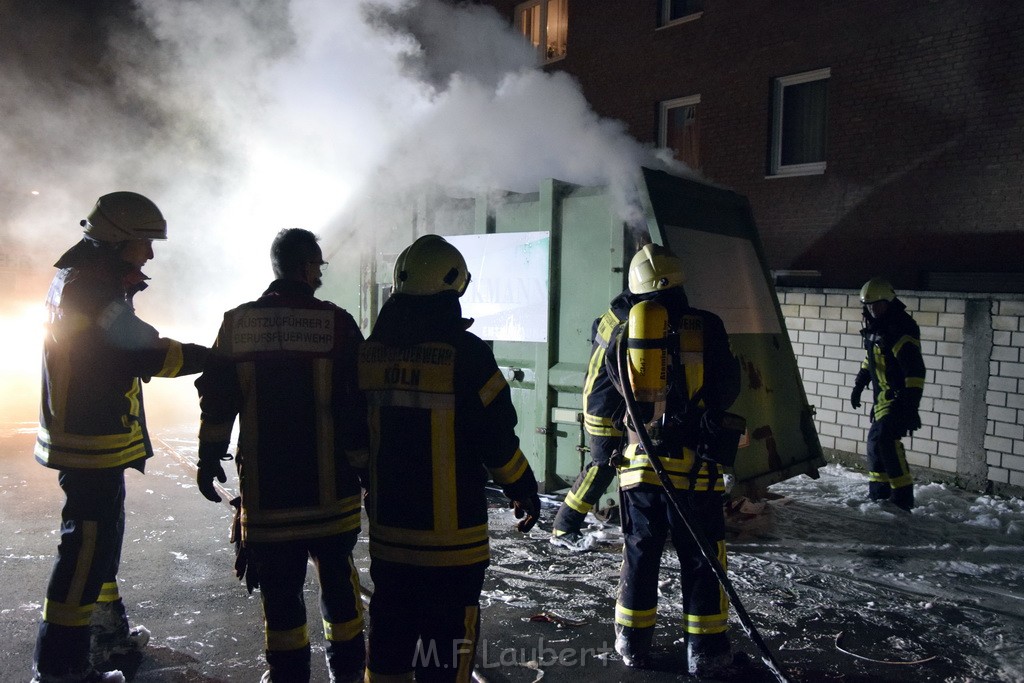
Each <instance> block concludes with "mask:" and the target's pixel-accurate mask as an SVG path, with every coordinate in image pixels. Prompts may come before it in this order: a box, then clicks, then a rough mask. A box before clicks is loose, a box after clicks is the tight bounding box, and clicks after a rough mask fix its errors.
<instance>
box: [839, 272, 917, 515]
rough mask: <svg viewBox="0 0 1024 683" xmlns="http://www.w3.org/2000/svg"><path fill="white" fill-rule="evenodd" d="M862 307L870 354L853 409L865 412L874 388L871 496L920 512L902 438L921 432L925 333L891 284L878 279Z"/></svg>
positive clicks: (867, 287) (864, 290)
mask: <svg viewBox="0 0 1024 683" xmlns="http://www.w3.org/2000/svg"><path fill="white" fill-rule="evenodd" d="M860 301H861V304H863V315H864V329H862V330H861V336H862V337H863V339H864V348H865V350H866V352H867V353H866V356H865V358H864V361H863V362H862V363H861V368H860V372H858V373H857V378H856V380H855V381H854V386H853V392H852V393H851V395H850V405H852V406H853V408H854V409H857V408H860V401H861V394H862V393H863V391H864V388H865V387H866V386H867V385H868V384H869V383H870V384H871V389H872V394H873V396H874V409H873V410H872V412H871V429H870V430H868V443H867V451H868V453H867V462H868V496H869V497H870V498H871V500H879V501H882V500H888V501H891V502H892V503H894V504H895V505H896V506H898V507H900V508H902V509H904V510H907V511H909V510H910V509H911V508H913V507H914V480H913V477H912V476H911V474H910V467H909V466H908V465H907V458H906V452H905V450H904V448H903V441H902V438H903V437H904V436H907V435H909V434H911V433H912V432H913V431H914V430H916V429H919V428H920V427H921V417H920V415H919V413H918V410H919V408H920V404H921V395H922V393H923V391H924V380H925V366H924V359H923V358H922V357H921V331H920V329H919V328H918V326H917V323H916V322H915V321H914V319H913V318H912V317H911V316H910V314H909V313H907V307H906V305H905V304H904V303H903V302H902V301H900V300H899V299H898V298H897V297H896V292H895V290H893V288H892V285H891V284H890V283H889V282H888V281H887V280H884V279H882V278H878V277H876V278H872V279H870V280H868V281H867V282H865V283H864V286H863V287H861V290H860Z"/></svg>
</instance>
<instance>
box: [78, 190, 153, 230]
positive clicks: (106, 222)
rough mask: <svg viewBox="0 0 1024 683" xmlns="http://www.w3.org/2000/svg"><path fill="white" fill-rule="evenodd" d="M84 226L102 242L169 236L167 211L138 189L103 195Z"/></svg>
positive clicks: (83, 222)
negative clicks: (163, 210)
mask: <svg viewBox="0 0 1024 683" xmlns="http://www.w3.org/2000/svg"><path fill="white" fill-rule="evenodd" d="M81 226H82V227H83V228H85V234H86V235H87V236H89V237H91V238H92V239H94V240H97V241H99V242H124V241H125V240H137V239H147V240H165V239H167V221H165V220H164V215H163V214H162V213H160V209H158V208H157V206H156V204H154V203H153V202H152V201H150V200H149V199H148V198H146V197H144V196H142V195H141V194H139V193H137V192H123V191H122V192H111V193H110V194H105V195H103V196H102V197H100V198H99V199H97V200H96V206H94V207H93V209H92V213H90V214H89V217H88V218H86V219H85V220H83V221H82V222H81Z"/></svg>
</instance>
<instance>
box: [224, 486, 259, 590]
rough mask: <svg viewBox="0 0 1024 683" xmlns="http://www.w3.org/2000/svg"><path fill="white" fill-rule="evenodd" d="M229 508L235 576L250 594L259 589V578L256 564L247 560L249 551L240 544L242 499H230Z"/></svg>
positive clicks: (237, 497)
mask: <svg viewBox="0 0 1024 683" xmlns="http://www.w3.org/2000/svg"><path fill="white" fill-rule="evenodd" d="M230 503H231V507H233V508H234V509H235V512H234V515H233V516H232V519H231V536H230V539H231V543H233V544H234V546H235V576H236V577H238V580H239V581H241V580H242V579H245V588H246V590H248V591H249V593H250V594H251V593H252V591H253V589H255V588H259V587H260V576H259V572H258V571H257V568H256V563H254V562H252V561H251V559H250V558H249V549H248V548H246V547H245V543H243V542H242V498H241V496H236V497H235V498H232V499H231V501H230Z"/></svg>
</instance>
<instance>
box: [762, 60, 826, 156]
mask: <svg viewBox="0 0 1024 683" xmlns="http://www.w3.org/2000/svg"><path fill="white" fill-rule="evenodd" d="M829 76H831V70H830V69H827V68H825V69H818V70H816V71H808V72H806V73H802V74H796V75H793V76H784V77H783V78H776V79H775V83H774V90H773V93H772V139H771V160H770V167H771V168H770V174H771V175H811V174H816V173H824V172H825V137H826V135H825V134H826V124H827V120H828V119H827V116H826V114H827V110H828V107H827V104H828V79H829Z"/></svg>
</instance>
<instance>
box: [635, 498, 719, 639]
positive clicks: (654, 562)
mask: <svg viewBox="0 0 1024 683" xmlns="http://www.w3.org/2000/svg"><path fill="white" fill-rule="evenodd" d="M677 495H678V498H679V502H680V505H683V506H686V509H687V511H688V512H689V513H690V515H691V518H692V520H693V521H694V522H695V523H696V524H697V525H698V526H699V527H700V528H701V530H703V532H704V535H705V536H706V537H707V540H708V541H709V542H710V543H711V545H712V547H714V548H715V549H716V550H717V555H718V561H719V562H721V563H722V566H723V567H724V566H725V564H726V557H725V513H724V511H723V508H722V494H721V493H716V492H713V491H711V492H696V491H680V492H679V493H678V494H677ZM622 508H623V509H622V532H623V536H624V544H623V548H622V569H621V575H620V578H619V592H618V598H617V600H616V603H615V632H616V637H617V642H618V641H624V642H623V645H624V647H625V649H626V650H627V651H629V652H630V654H632V655H634V656H643V655H646V654H647V653H648V652H649V651H650V648H651V644H652V642H653V637H654V625H655V622H656V621H657V615H658V573H659V570H660V569H661V555H662V551H663V550H664V547H665V541H666V539H668V538H671V540H672V545H673V547H674V548H675V551H676V554H677V555H678V557H679V568H680V582H681V588H682V602H683V611H684V620H685V621H684V624H683V630H684V632H685V634H686V640H687V642H688V643H694V644H696V643H700V642H701V641H717V640H721V641H723V642H725V643H727V642H728V641H727V636H726V631H727V629H728V617H729V602H728V598H727V596H726V594H725V591H724V590H723V589H722V587H721V585H719V583H718V578H717V577H716V575H715V572H714V570H713V569H712V568H711V565H710V564H708V562H707V560H705V559H704V555H703V554H702V553H701V551H700V547H699V546H698V545H697V542H696V541H695V540H694V539H693V537H692V536H691V535H690V532H689V530H688V529H687V528H686V524H685V523H684V522H683V520H682V519H681V518H680V517H679V514H678V513H677V512H676V510H675V508H674V507H673V506H672V504H671V502H670V501H669V499H668V494H667V493H666V492H665V490H664V489H662V488H661V487H656V486H653V485H650V484H641V485H639V486H637V487H635V488H631V489H627V490H623V491H622Z"/></svg>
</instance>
